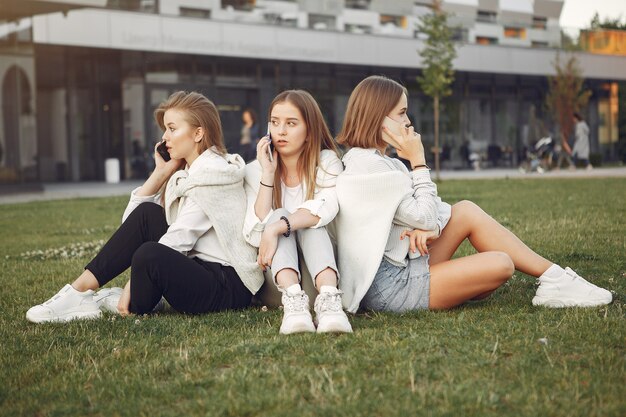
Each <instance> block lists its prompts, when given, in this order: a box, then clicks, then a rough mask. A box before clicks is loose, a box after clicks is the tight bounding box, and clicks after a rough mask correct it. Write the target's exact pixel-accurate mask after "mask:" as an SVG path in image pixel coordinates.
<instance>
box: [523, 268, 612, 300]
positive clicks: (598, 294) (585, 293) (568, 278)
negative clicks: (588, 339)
mask: <svg viewBox="0 0 626 417" xmlns="http://www.w3.org/2000/svg"><path fill="white" fill-rule="evenodd" d="M611 301H613V296H612V295H611V293H610V291H607V290H605V289H604V288H600V287H598V286H597V285H594V284H592V283H590V282H589V281H587V280H586V279H584V278H582V277H581V276H580V275H578V274H577V273H576V272H574V271H573V270H572V269H571V268H565V270H564V273H563V274H561V275H560V276H558V277H556V278H551V277H547V276H545V275H542V276H540V277H539V288H537V293H536V295H535V296H534V297H533V305H535V306H544V307H552V308H562V307H598V306H603V305H606V304H609V303H610V302H611Z"/></svg>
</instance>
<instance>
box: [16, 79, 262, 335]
mask: <svg viewBox="0 0 626 417" xmlns="http://www.w3.org/2000/svg"><path fill="white" fill-rule="evenodd" d="M155 118H156V121H157V123H158V124H159V126H160V127H161V128H162V129H163V131H164V133H163V141H164V144H165V146H166V148H167V153H168V155H169V157H170V158H171V159H170V158H167V156H168V155H165V157H166V159H168V161H166V160H165V159H164V158H163V157H162V156H161V155H160V154H159V152H157V149H156V147H155V153H154V157H155V161H156V168H155V170H154V172H153V173H152V174H151V175H150V177H149V178H148V179H147V180H146V182H145V183H144V184H143V185H142V186H141V187H139V188H137V189H136V190H134V191H133V192H132V194H131V198H130V202H129V203H128V207H127V208H126V211H125V212H124V216H123V219H122V225H121V226H120V227H119V229H118V230H117V231H116V232H115V233H114V234H113V236H112V237H111V238H110V239H109V241H108V242H107V243H106V244H105V246H104V247H103V248H102V250H101V251H100V252H99V253H98V255H96V257H95V258H94V259H93V260H92V261H91V262H90V263H89V264H88V265H87V266H86V267H85V270H84V272H83V273H82V274H81V275H80V276H79V277H78V278H77V279H76V280H75V281H74V282H73V283H72V284H71V285H70V284H67V285H66V286H65V287H63V289H61V290H60V291H59V292H58V293H57V294H56V295H55V296H53V297H52V298H51V299H49V300H48V301H46V302H45V303H43V304H40V305H37V306H34V307H32V308H31V309H30V310H28V312H27V313H26V318H27V319H28V320H30V321H32V322H36V323H41V322H48V321H70V320H74V319H81V318H96V317H99V316H100V315H101V309H105V310H108V311H111V310H112V311H113V312H116V311H117V312H119V313H121V314H129V313H135V314H144V313H149V312H151V311H152V310H153V309H154V307H155V306H156V305H157V303H158V302H159V301H160V300H161V298H162V297H163V298H165V300H167V301H168V302H169V304H170V305H171V306H172V307H173V308H174V309H175V310H177V311H179V312H183V313H189V314H198V313H205V312H209V311H220V310H226V309H236V308H243V307H247V306H248V305H250V302H251V299H252V295H253V294H255V293H256V291H257V290H258V289H259V288H260V287H261V285H262V284H263V275H262V273H261V271H260V269H259V267H258V265H256V262H255V261H256V250H255V248H253V247H252V246H250V245H249V244H247V243H246V242H245V240H244V238H243V236H242V235H241V230H242V228H243V223H244V218H245V207H246V196H245V191H244V188H243V180H244V176H245V163H244V162H243V160H242V159H241V158H240V157H239V155H229V154H227V153H226V149H225V148H224V145H223V140H222V127H221V123H220V118H219V114H218V112H217V108H216V107H215V105H214V104H213V103H212V102H211V101H209V100H208V99H207V98H206V97H204V96H203V95H201V94H199V93H195V92H191V93H186V92H182V91H181V92H177V93H174V94H172V95H171V96H170V97H169V98H168V99H167V100H166V101H165V102H163V103H161V105H160V106H159V107H158V108H157V109H156V111H155ZM166 183H167V186H165V184H166ZM164 209H165V210H164ZM128 267H130V268H131V274H130V276H131V278H130V281H129V282H128V283H127V284H126V286H125V288H124V290H123V291H122V290H121V289H119V290H120V291H111V290H110V289H105V290H101V291H100V292H99V293H96V294H94V291H93V290H95V289H97V288H99V287H101V286H103V285H105V284H106V283H107V282H109V281H111V280H112V279H113V278H115V277H116V276H118V275H119V274H121V273H122V272H123V271H124V270H126V269H127V268H128Z"/></svg>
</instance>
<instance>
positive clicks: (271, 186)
mask: <svg viewBox="0 0 626 417" xmlns="http://www.w3.org/2000/svg"><path fill="white" fill-rule="evenodd" d="M259 184H261V185H262V186H263V187H267V188H274V186H273V185H267V184H263V181H259Z"/></svg>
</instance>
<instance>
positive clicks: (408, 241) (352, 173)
mask: <svg viewBox="0 0 626 417" xmlns="http://www.w3.org/2000/svg"><path fill="white" fill-rule="evenodd" d="M407 107H408V99H407V91H406V89H405V88H404V87H403V86H401V85H400V84H398V83H397V82H395V81H393V80H390V79H388V78H385V77H381V76H372V77H368V78H366V79H365V80H363V81H361V83H359V85H357V86H356V88H355V89H354V90H353V92H352V94H351V95H350V98H349V101H348V107H347V109H346V115H345V118H344V122H343V127H342V129H341V132H340V133H339V135H338V137H337V141H338V142H339V143H340V144H343V145H346V146H349V147H351V149H350V150H349V151H348V152H347V153H346V154H345V155H344V157H343V162H344V164H345V170H344V171H343V173H341V174H340V175H339V178H338V179H337V186H336V187H337V198H338V201H339V214H338V216H337V218H336V220H335V223H336V226H337V230H336V231H337V244H338V248H337V251H338V254H339V271H340V272H341V280H340V281H339V284H340V288H341V289H342V290H343V291H344V303H345V307H346V309H347V310H348V311H350V312H356V311H357V310H358V309H359V308H365V309H370V310H375V311H392V312H403V311H410V310H419V309H448V308H452V307H454V306H457V305H460V304H462V303H464V302H466V301H468V300H476V299H482V298H485V297H487V296H489V295H490V294H491V293H492V292H494V291H495V290H496V289H497V288H498V287H499V286H501V285H502V284H503V283H505V282H506V281H507V280H508V279H510V278H511V275H512V274H513V272H514V271H515V270H516V269H517V270H519V271H521V272H524V273H526V274H529V275H532V276H535V277H538V281H539V288H538V289H537V292H536V295H535V297H534V298H533V300H532V303H533V305H539V306H546V307H576V306H579V307H591V306H600V305H605V304H608V303H610V302H611V301H612V295H611V293H610V292H609V291H607V290H605V289H602V288H599V287H597V286H595V285H593V284H592V283H590V282H588V281H586V280H585V279H584V278H582V277H580V276H579V275H578V274H576V272H574V271H573V270H571V269H570V268H565V269H563V268H561V267H560V266H559V265H557V264H554V263H552V262H550V261H549V260H547V259H545V258H543V257H542V256H540V255H538V254H537V253H535V252H534V251H532V250H531V249H530V248H529V247H528V246H526V245H525V244H524V243H523V242H522V241H521V240H520V239H519V238H518V237H517V236H515V235H514V234H513V233H512V232H511V231H509V230H508V229H506V228H505V227H503V226H502V225H501V224H499V223H498V222H497V221H496V220H495V219H493V218H492V217H491V216H489V215H488V214H487V213H485V212H484V211H483V210H482V209H481V208H480V207H479V206H477V205H476V204H474V203H472V202H470V201H461V202H459V203H456V204H455V205H454V206H452V207H451V206H450V205H449V204H446V203H443V202H442V201H441V199H440V198H439V197H438V196H437V187H436V185H435V184H434V183H433V182H432V180H431V177H430V170H429V167H428V166H427V165H426V161H425V157H424V146H423V144H422V141H421V137H420V135H419V134H417V133H415V132H414V130H413V127H411V126H410V121H409V119H408V117H407ZM388 145H391V146H393V147H394V148H396V150H397V152H398V155H399V156H400V157H402V158H404V159H407V160H408V161H410V164H411V171H410V172H409V171H408V170H407V168H406V167H405V166H404V165H403V164H402V163H401V162H400V161H399V160H397V159H392V158H389V157H387V156H386V155H385V150H386V148H387V147H388ZM466 239H467V240H469V243H470V244H471V245H472V246H473V247H474V248H475V249H476V250H477V251H478V252H479V253H477V254H474V255H469V256H464V257H460V258H456V259H452V256H453V255H454V253H455V252H456V251H457V249H458V248H459V246H460V245H461V243H462V242H463V241H465V240H466Z"/></svg>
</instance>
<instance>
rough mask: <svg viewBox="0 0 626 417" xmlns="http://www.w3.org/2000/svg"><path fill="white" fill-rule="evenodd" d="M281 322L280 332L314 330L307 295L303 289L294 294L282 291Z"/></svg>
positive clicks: (289, 332)
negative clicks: (282, 311)
mask: <svg viewBox="0 0 626 417" xmlns="http://www.w3.org/2000/svg"><path fill="white" fill-rule="evenodd" d="M282 302H283V310H284V313H283V323H282V324H281V325H280V334H291V333H303V332H315V325H314V324H313V318H312V317H311V312H310V311H309V297H308V296H307V295H306V294H305V292H304V291H298V292H296V293H294V294H289V293H288V292H287V291H284V292H283V296H282Z"/></svg>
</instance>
